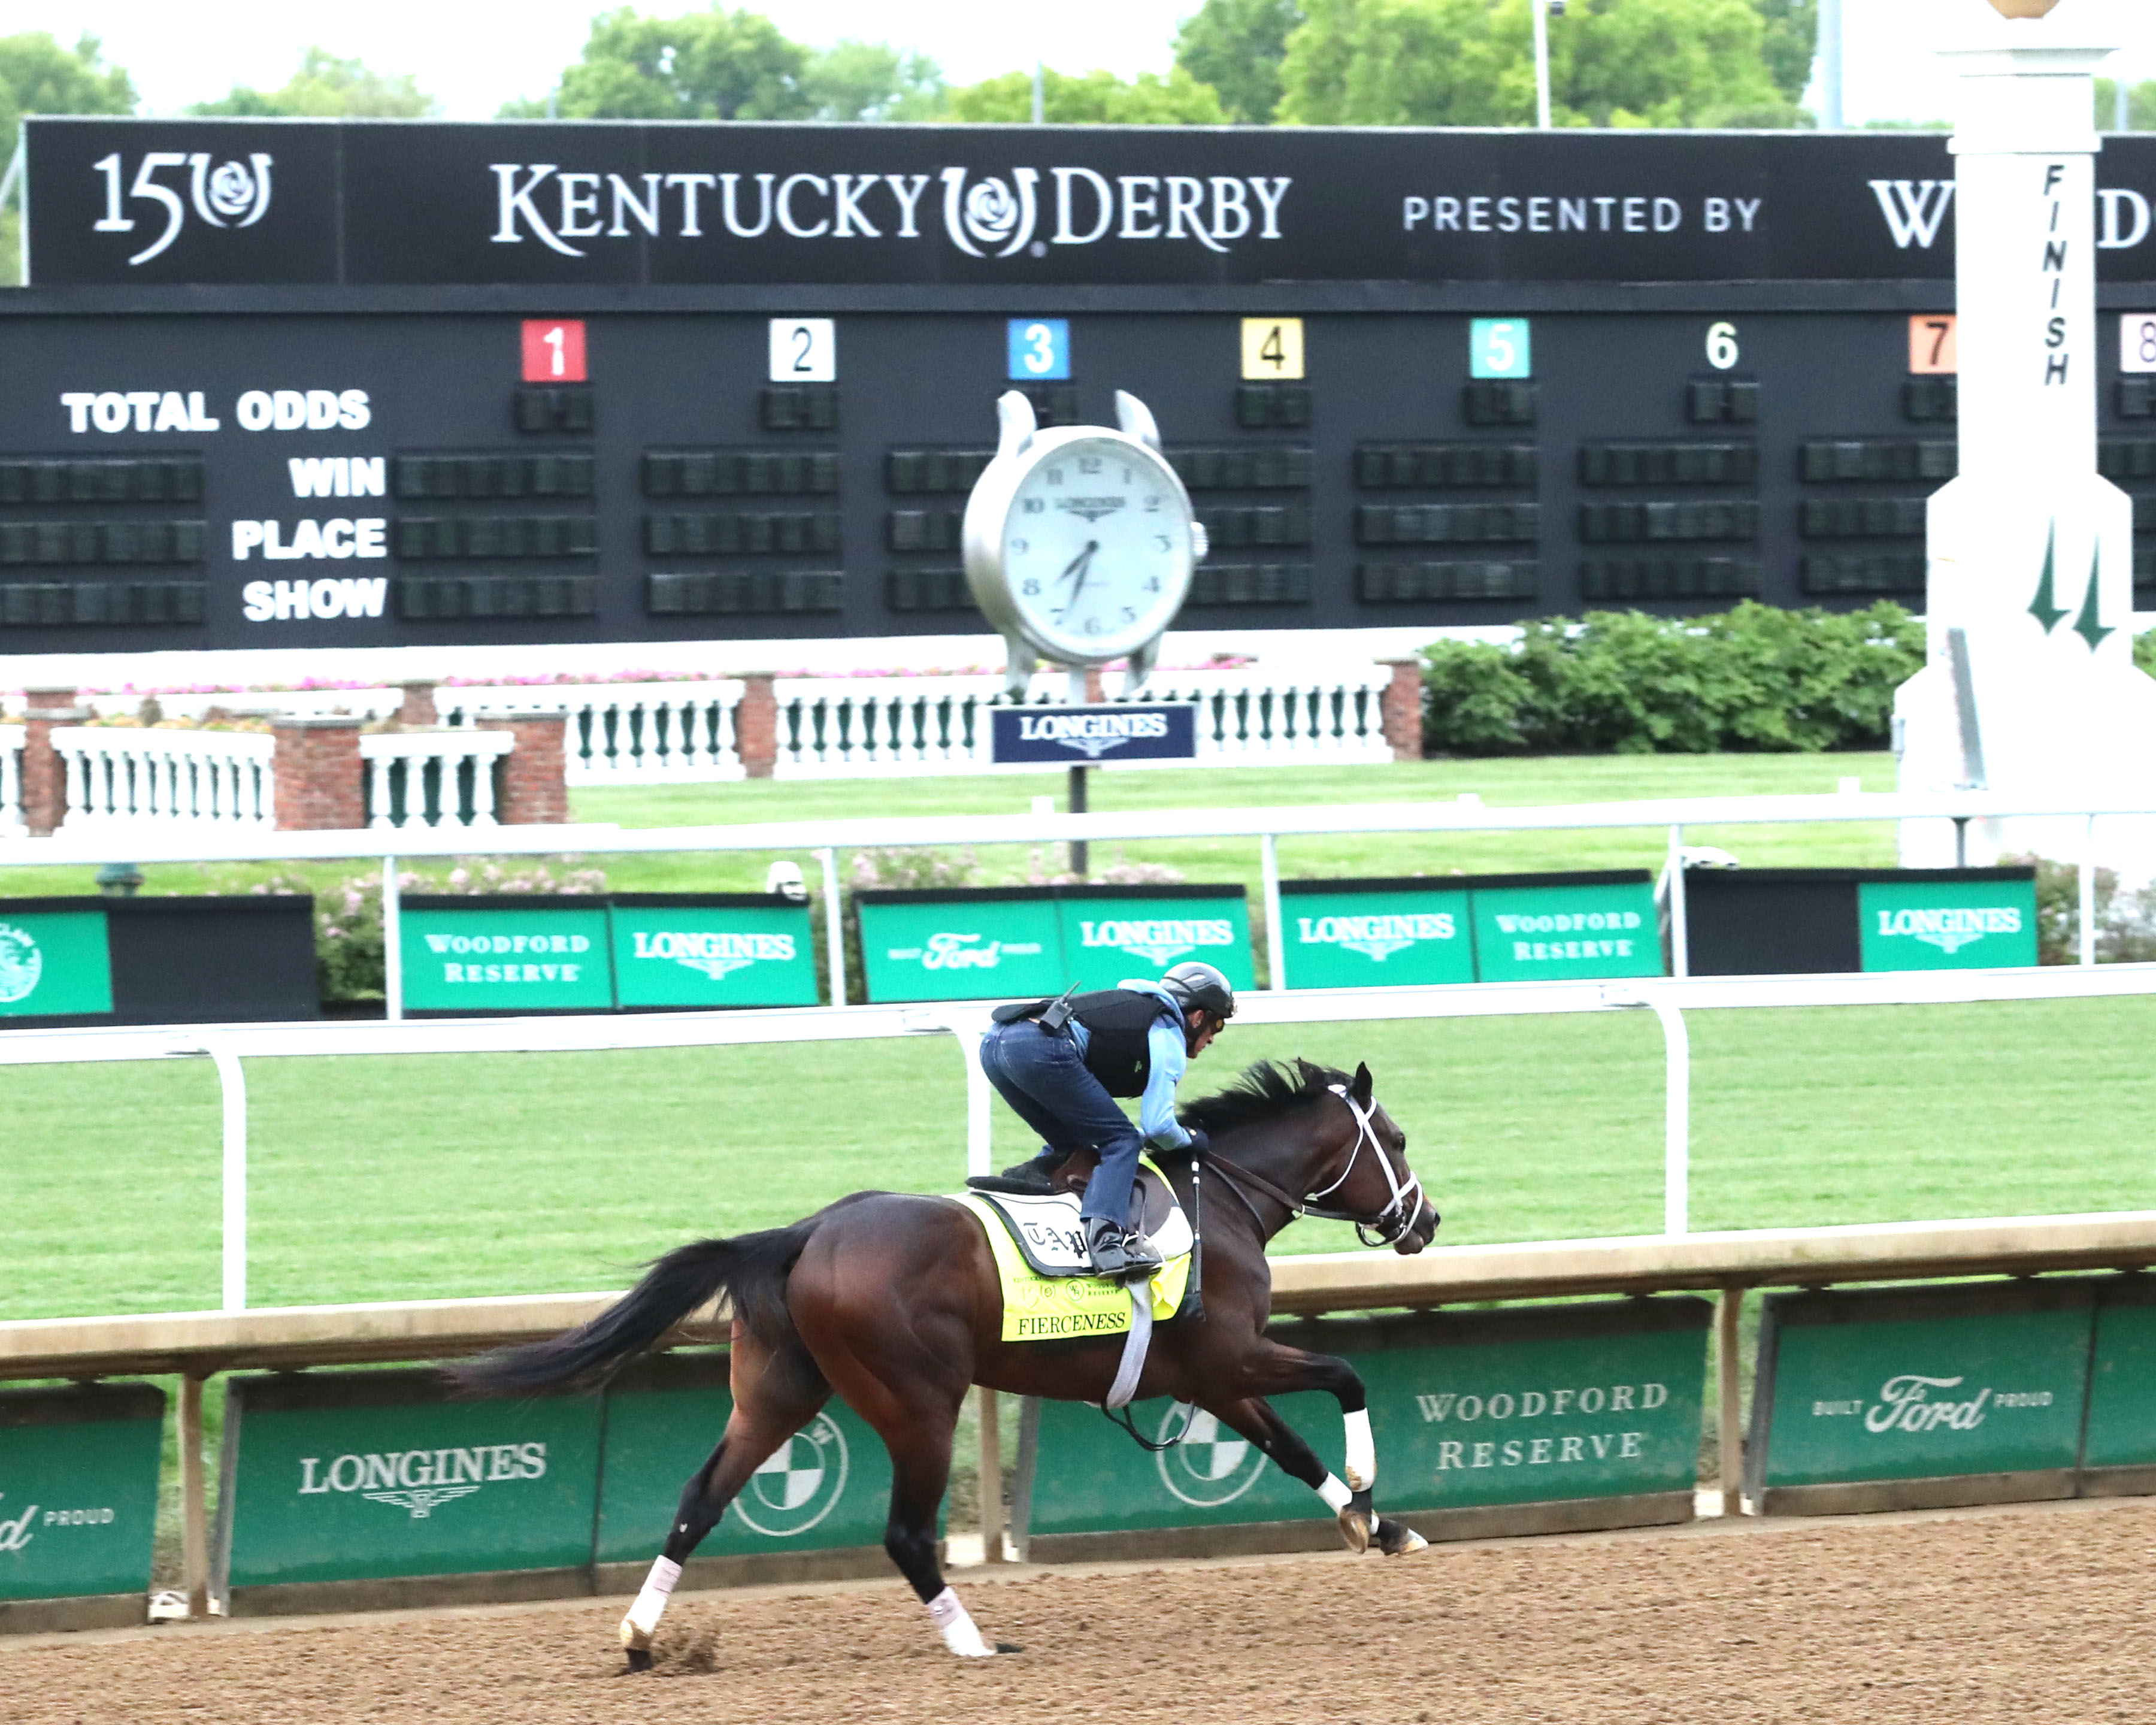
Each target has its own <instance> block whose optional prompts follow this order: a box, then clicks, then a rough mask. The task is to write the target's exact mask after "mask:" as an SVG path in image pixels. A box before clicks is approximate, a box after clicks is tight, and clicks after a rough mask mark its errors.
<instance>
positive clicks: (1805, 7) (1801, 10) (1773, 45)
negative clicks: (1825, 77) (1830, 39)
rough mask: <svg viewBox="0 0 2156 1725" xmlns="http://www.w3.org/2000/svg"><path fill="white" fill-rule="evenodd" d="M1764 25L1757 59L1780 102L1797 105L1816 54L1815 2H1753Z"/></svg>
mask: <svg viewBox="0 0 2156 1725" xmlns="http://www.w3.org/2000/svg"><path fill="white" fill-rule="evenodd" d="M1753 5H1755V6H1757V7H1758V8H1759V19H1760V22H1761V23H1763V25H1765V27H1766V28H1765V30H1764V32H1763V34H1762V35H1761V38H1760V43H1759V56H1760V58H1761V59H1763V60H1765V61H1766V63H1767V75H1768V77H1770V78H1772V79H1773V80H1774V88H1775V89H1777V90H1779V91H1781V93H1782V99H1783V100H1784V101H1789V102H1800V101H1802V100H1804V86H1805V85H1808V84H1809V83H1810V82H1811V81H1812V62H1813V60H1814V59H1816V58H1818V55H1819V0H1753Z"/></svg>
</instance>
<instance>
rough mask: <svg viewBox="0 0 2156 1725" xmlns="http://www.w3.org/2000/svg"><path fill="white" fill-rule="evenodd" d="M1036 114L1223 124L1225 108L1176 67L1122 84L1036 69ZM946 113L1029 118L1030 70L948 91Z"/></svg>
mask: <svg viewBox="0 0 2156 1725" xmlns="http://www.w3.org/2000/svg"><path fill="white" fill-rule="evenodd" d="M1041 113H1042V116H1043V117H1044V118H1045V120H1046V121H1048V123H1049V124H1050V125H1051V126H1224V125H1226V124H1227V123H1228V115H1227V110H1225V109H1224V108H1223V107H1222V106H1221V105H1220V98H1219V94H1218V93H1217V92H1215V91H1214V89H1213V87H1212V85H1209V84H1200V83H1199V82H1198V80H1196V79H1194V78H1193V77H1192V76H1191V75H1190V74H1189V73H1188V72H1187V71H1185V70H1184V69H1183V68H1182V67H1181V66H1177V67H1175V68H1174V69H1173V70H1171V71H1170V72H1169V73H1168V75H1167V76H1166V77H1165V78H1163V77H1162V76H1161V75H1160V74H1158V73H1157V72H1141V73H1139V74H1138V75H1137V77H1136V78H1133V79H1132V80H1130V82H1128V83H1125V82H1124V81H1123V80H1122V79H1120V78H1118V77H1116V74H1114V73H1112V72H1088V73H1086V74H1085V75H1084V76H1083V77H1074V76H1072V75H1071V74H1069V73H1066V72H1058V71H1056V70H1055V69H1053V68H1050V69H1047V70H1045V71H1044V72H1043V73H1042V74H1041ZM948 117H949V118H951V119H952V120H957V121H967V122H973V123H982V122H988V121H1002V122H1004V123H1023V122H1024V121H1029V120H1030V119H1031V118H1032V117H1033V74H1032V73H1030V72H1006V73H1004V74H1003V76H1001V77H1000V78H988V79H984V80H982V81H981V82H980V83H978V84H969V85H966V86H965V87H964V88H962V89H960V90H952V92H951V96H950V102H949V109H948Z"/></svg>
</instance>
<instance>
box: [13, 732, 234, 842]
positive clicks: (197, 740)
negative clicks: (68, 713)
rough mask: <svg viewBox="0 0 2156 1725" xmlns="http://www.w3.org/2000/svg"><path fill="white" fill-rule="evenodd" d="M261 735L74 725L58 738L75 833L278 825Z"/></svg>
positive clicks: (69, 819)
mask: <svg viewBox="0 0 2156 1725" xmlns="http://www.w3.org/2000/svg"><path fill="white" fill-rule="evenodd" d="M276 747H277V745H276V741H275V738H273V737H270V736H269V735H268V734H267V733H266V732H259V731H149V730H140V731H138V730H131V729H129V728H127V727H126V726H116V725H115V726H102V725H82V726H65V727H64V728H61V729H59V730H56V731H54V732H53V748H54V752H56V753H57V754H58V755H59V757H60V760H61V762H62V764H63V766H64V768H65V770H66V773H67V815H66V818H65V819H64V821H63V822H62V825H63V826H64V827H65V828H66V829H67V830H69V832H75V831H80V830H82V829H86V828H92V827H111V826H121V825H137V824H144V823H155V824H159V825H163V824H167V823H172V822H176V823H178V824H183V825H187V826H208V827H218V828H228V829H234V830H249V829H259V830H261V831H264V832H267V831H269V829H272V828H274V827H275V825H276V824H277V816H276V805H277V798H276V791H275V774H274V773H273V771H272V768H271V760H272V757H273V756H274V755H275V752H276Z"/></svg>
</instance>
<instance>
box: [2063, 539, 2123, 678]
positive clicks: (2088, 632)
mask: <svg viewBox="0 0 2156 1725" xmlns="http://www.w3.org/2000/svg"><path fill="white" fill-rule="evenodd" d="M2102 563H2103V554H2102V547H2100V546H2099V547H2097V550H2096V551H2095V552H2092V553H2091V555H2090V557H2089V584H2088V597H2087V598H2085V599H2083V600H2082V614H2081V615H2080V616H2078V617H2076V619H2074V633H2075V634H2077V635H2079V636H2080V637H2081V638H2082V639H2083V640H2085V641H2087V643H2088V644H2089V651H2090V652H2092V653H2093V652H2095V651H2096V649H2097V644H2099V643H2100V642H2101V641H2102V639H2103V638H2104V637H2105V636H2106V635H2108V634H2117V630H2116V629H2106V628H2105V627H2104V626H2103V625H2102V624H2100V623H2098V622H2097V619H2096V578H2097V570H2098V569H2100V568H2101V567H2102Z"/></svg>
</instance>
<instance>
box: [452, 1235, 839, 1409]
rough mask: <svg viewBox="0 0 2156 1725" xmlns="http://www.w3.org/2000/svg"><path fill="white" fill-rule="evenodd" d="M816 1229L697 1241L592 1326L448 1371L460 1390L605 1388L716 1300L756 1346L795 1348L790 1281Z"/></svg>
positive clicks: (662, 1261)
mask: <svg viewBox="0 0 2156 1725" xmlns="http://www.w3.org/2000/svg"><path fill="white" fill-rule="evenodd" d="M815 1221H816V1219H815V1218H814V1217H811V1218H809V1219H808V1220H806V1221H802V1222H796V1223H793V1224H791V1225H790V1226H788V1227H785V1228H769V1229H766V1230H763V1231H762V1233H759V1234H737V1235H735V1236H734V1237H733V1238H732V1239H731V1240H696V1241H695V1242H693V1243H692V1244H690V1245H685V1246H677V1247H675V1249H674V1250H672V1251H670V1252H669V1253H667V1254H666V1255H665V1257H663V1258H659V1259H655V1260H653V1262H652V1266H651V1268H650V1269H649V1270H648V1271H645V1272H644V1280H643V1281H639V1283H637V1285H636V1286H634V1287H633V1288H631V1289H630V1290H629V1292H628V1293H627V1294H625V1295H624V1296H622V1298H621V1299H619V1300H618V1301H615V1302H614V1303H613V1305H612V1306H609V1307H607V1309H606V1310H605V1311H604V1312H601V1313H600V1314H599V1315H598V1317H595V1318H593V1319H592V1320H591V1321H590V1322H588V1323H585V1324H583V1325H581V1326H579V1327H577V1328H576V1329H573V1330H571V1331H570V1332H568V1333H567V1335H562V1336H555V1337H551V1338H549V1339H548V1340H547V1341H544V1342H531V1343H526V1344H525V1345H524V1346H522V1347H521V1348H496V1349H495V1350H494V1351H493V1352H492V1353H483V1354H480V1356H479V1357H478V1358H475V1359H470V1360H465V1361H462V1362H460V1363H458V1364H456V1365H453V1366H451V1367H449V1375H450V1377H452V1378H454V1379H455V1380H456V1382H457V1383H458V1384H459V1386H460V1387H462V1388H463V1389H469V1390H479V1391H497V1390H519V1389H525V1390H536V1389H550V1388H552V1387H553V1386H555V1385H557V1384H567V1385H570V1386H572V1387H574V1388H577V1389H588V1388H593V1387H595V1386H597V1385H598V1384H603V1383H604V1382H605V1381H606V1380H607V1379H608V1378H610V1377H612V1376H613V1373H615V1372H616V1371H617V1370H619V1368H621V1367H622V1366H623V1365H624V1363H627V1362H628V1361H629V1359H631V1358H634V1356H635V1355H637V1354H639V1353H643V1352H644V1349H645V1348H649V1347H650V1345H651V1344H652V1343H654V1342H656V1341H657V1340H658V1339H659V1338H660V1337H661V1336H663V1335H665V1333H666V1332H668V1331H669V1330H670V1329H672V1328H673V1327H674V1326H675V1324H677V1323H679V1322H680V1321H681V1320H682V1319H683V1318H685V1317H687V1316H688V1315H689V1314H690V1312H694V1311H695V1310H696V1308H697V1307H699V1306H701V1305H703V1304H704V1303H705V1302H706V1301H708V1300H710V1299H711V1297H712V1296H714V1295H716V1294H721V1293H722V1294H724V1295H726V1297H727V1299H728V1301H730V1302H731V1305H732V1307H733V1311H734V1316H735V1317H737V1318H738V1319H739V1320H740V1321H741V1322H742V1324H744V1325H745V1326H747V1329H748V1331H749V1332H750V1333H751V1334H752V1335H753V1336H754V1337H756V1338H757V1340H758V1341H760V1342H763V1343H768V1344H770V1345H772V1346H774V1347H783V1346H785V1345H786V1344H788V1343H791V1342H793V1340H794V1329H793V1315H792V1314H791V1313H790V1312H788V1310H787V1309H786V1281H787V1278H788V1276H790V1275H791V1274H792V1273H793V1266H794V1263H795V1260H798V1258H799V1257H800V1255H801V1250H802V1248H803V1246H805V1245H808V1236H809V1235H810V1234H811V1233H812V1232H813V1231H814V1228H815Z"/></svg>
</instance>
